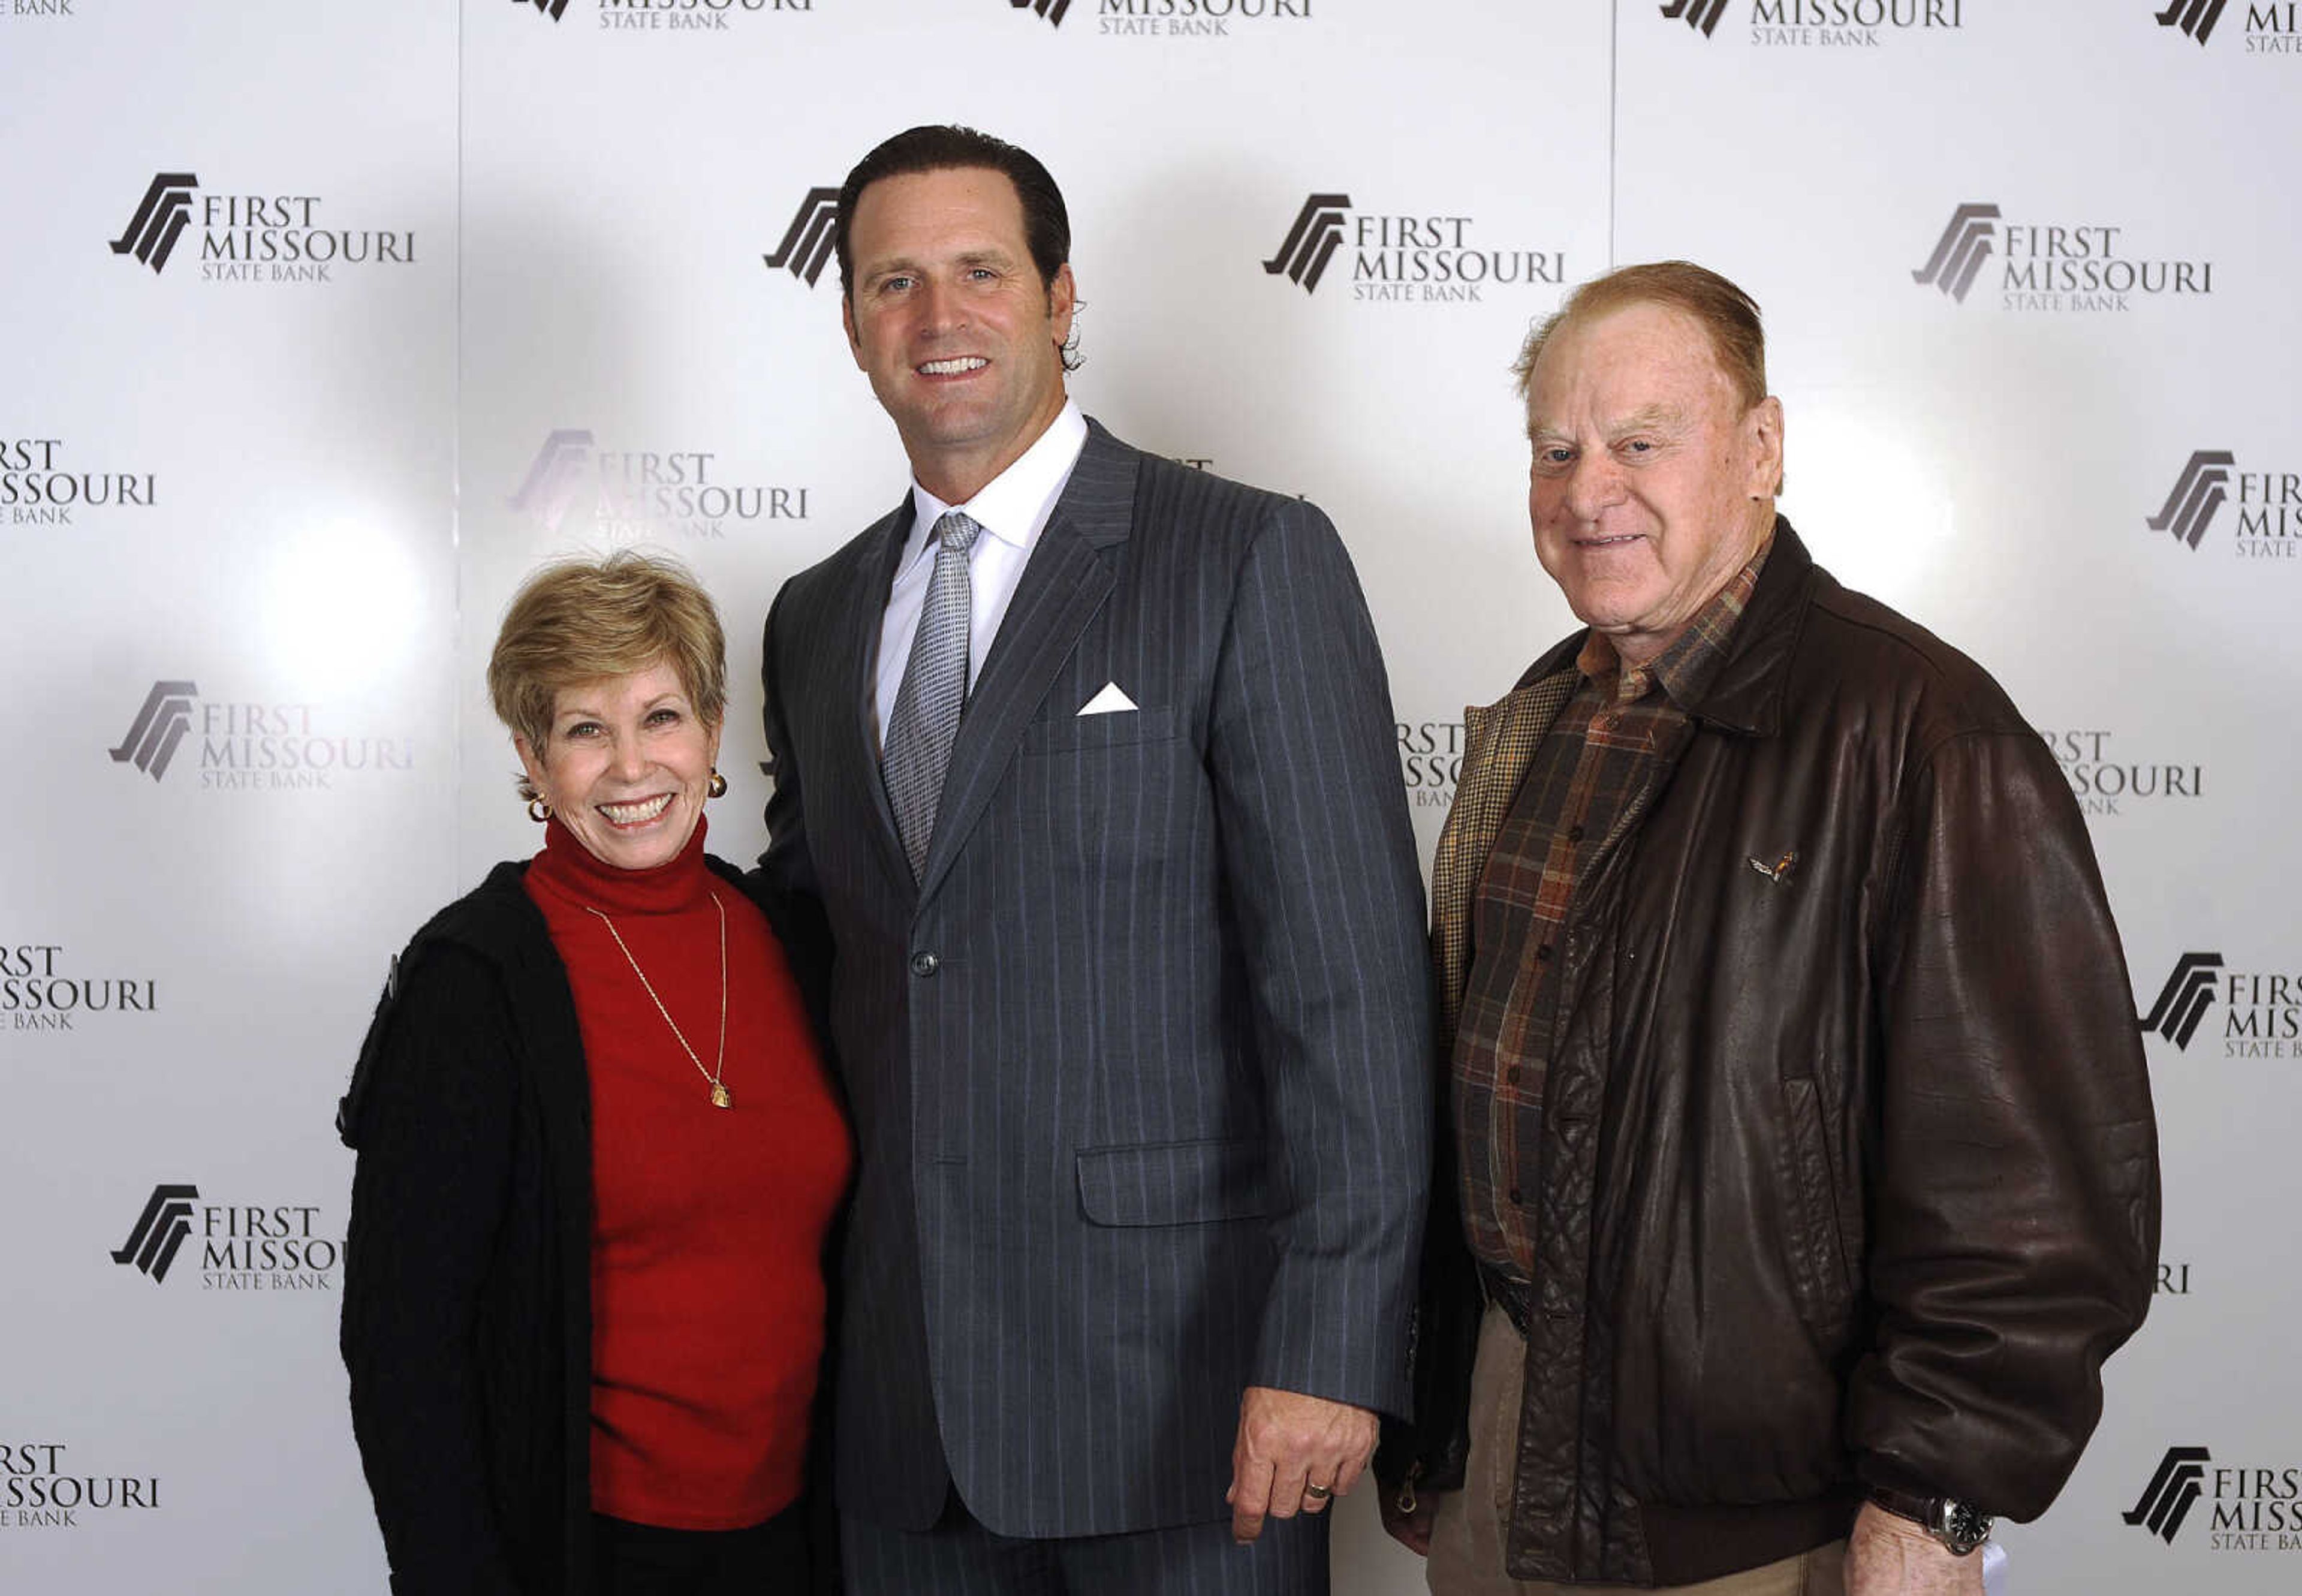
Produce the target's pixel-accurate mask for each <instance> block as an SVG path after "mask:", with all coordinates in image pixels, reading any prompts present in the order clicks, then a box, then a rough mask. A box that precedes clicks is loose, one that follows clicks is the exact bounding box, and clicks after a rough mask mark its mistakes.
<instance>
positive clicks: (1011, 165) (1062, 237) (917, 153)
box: [831, 126, 1071, 302]
mask: <svg viewBox="0 0 2302 1596" xmlns="http://www.w3.org/2000/svg"><path fill="white" fill-rule="evenodd" d="M977 166H979V167H983V168H986V169H987V170H989V171H992V172H1002V173H1004V174H1005V176H1006V179H1007V181H1009V182H1011V183H1012V184H1014V185H1015V197H1016V198H1018V199H1020V200H1021V201H1022V203H1023V242H1024V244H1025V246H1026V247H1027V248H1029V250H1030V251H1031V264H1032V265H1035V266H1037V267H1038V269H1039V282H1040V284H1041V286H1042V287H1045V286H1047V285H1049V284H1052V283H1053V282H1054V280H1055V273H1056V272H1057V271H1058V270H1059V269H1061V268H1062V266H1063V264H1064V263H1065V262H1066V261H1068V260H1070V259H1071V213H1070V212H1069V211H1067V210H1065V209H1064V208H1063V190H1062V189H1058V188H1056V187H1055V180H1054V178H1052V177H1050V176H1048V175H1047V169H1046V167H1044V166H1042V165H1040V164H1039V159H1038V156H1037V155H1033V154H1031V152H1030V151H1029V150H1026V149H1019V148H1018V147H1015V146H1014V145H1012V144H1010V143H1008V142H1007V141H1006V140H1005V139H994V138H993V137H992V136H991V135H990V134H988V133H979V132H977V131H976V130H974V129H973V128H960V127H949V126H935V127H921V128H907V129H905V130H903V132H900V133H898V134H896V135H895V137H894V138H893V139H888V140H887V141H886V143H885V144H882V145H881V146H879V147H878V148H877V149H875V150H873V151H872V152H871V153H870V155H866V156H864V157H863V158H862V159H861V160H860V161H858V162H856V163H855V170H854V171H853V172H849V173H848V174H847V181H845V182H844V183H842V184H840V186H839V215H838V218H837V220H836V221H835V222H834V223H832V230H831V243H832V248H834V249H836V250H837V251H838V252H839V291H840V293H841V294H843V295H844V296H845V297H846V298H848V299H849V300H850V301H851V302H852V301H853V298H855V279H854V272H855V252H854V247H853V243H852V242H851V241H850V239H849V236H848V234H849V229H850V226H851V224H852V223H853V221H854V217H855V202H856V201H857V200H859V199H861V197H863V190H864V189H868V188H870V186H871V185H872V184H873V183H876V182H878V181H879V180H880V179H881V178H887V177H909V176H911V175H912V173H914V172H950V171H953V170H955V169H956V170H964V169H966V168H968V167H977Z"/></svg>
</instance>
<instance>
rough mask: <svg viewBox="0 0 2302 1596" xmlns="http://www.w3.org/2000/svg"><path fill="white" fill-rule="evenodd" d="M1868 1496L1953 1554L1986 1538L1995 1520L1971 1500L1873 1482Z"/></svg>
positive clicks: (1966, 1550) (1975, 1545) (1970, 1547)
mask: <svg viewBox="0 0 2302 1596" xmlns="http://www.w3.org/2000/svg"><path fill="white" fill-rule="evenodd" d="M1870 1499H1871V1500H1872V1501H1874V1502H1876V1503H1878V1506H1879V1507H1881V1508H1885V1509H1886V1511H1887V1512H1889V1513H1892V1514H1894V1515H1895V1516H1896V1517H1897V1518H1907V1519H1909V1520H1910V1521H1911V1523H1913V1524H1915V1525H1918V1526H1919V1527H1920V1529H1922V1530H1924V1531H1926V1533H1928V1534H1929V1535H1932V1536H1933V1537H1934V1538H1935V1539H1936V1540H1937V1541H1940V1542H1941V1543H1942V1546H1943V1549H1944V1550H1946V1551H1948V1552H1949V1553H1950V1554H1951V1555H1952V1556H1953V1557H1960V1558H1962V1557H1964V1556H1966V1555H1967V1554H1968V1553H1969V1552H1970V1551H1972V1550H1974V1549H1975V1548H1976V1547H1978V1546H1979V1545H1981V1544H1982V1543H1983V1542H1984V1541H1987V1540H1989V1539H1990V1531H1991V1529H1992V1527H1993V1525H1994V1522H1995V1521H1994V1520H1993V1519H1992V1518H1991V1516H1990V1515H1988V1514H1987V1513H1985V1512H1984V1511H1983V1510H1982V1509H1981V1508H1978V1507H1976V1506H1975V1505H1974V1504H1973V1503H1971V1502H1962V1501H1960V1500H1958V1499H1956V1498H1954V1497H1947V1496H1913V1495H1911V1493H1910V1492H1909V1491H1896V1490H1895V1489H1894V1488H1893V1487H1892V1486H1888V1485H1873V1486H1872V1487H1870Z"/></svg>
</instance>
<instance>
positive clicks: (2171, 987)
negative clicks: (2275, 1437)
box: [2136, 952, 2302, 1528]
mask: <svg viewBox="0 0 2302 1596" xmlns="http://www.w3.org/2000/svg"><path fill="white" fill-rule="evenodd" d="M2217 1005H2219V1006H2220V1008H2221V1010H2222V1020H2221V1021H2220V1025H2221V1032H2220V1034H2221V1037H2222V1056H2223V1057H2224V1058H2243V1059H2273V1058H2280V1059H2282V1058H2302V973H2295V972H2292V971H2290V970H2277V969H2264V968H2262V967H2261V966H2260V965H2258V964H2257V965H2256V966H2255V967H2254V968H2251V969H2247V968H2238V969H2233V968H2231V966H2230V965H2229V963H2228V962H2227V961H2226V960H2224V958H2223V957H2222V954H2221V953H2219V952H2201V953H2184V954H2182V955H2181V956H2180V958H2178V959H2176V960H2175V961H2174V970H2173V973H2172V974H2171V975H2169V976H2168V977H2167V978H2166V984H2165V985H2164V986H2163V987H2160V988H2159V989H2158V996H2157V999H2156V1001H2155V1002H2154V1003H2152V1004H2151V1005H2150V1009H2149V1012H2147V1013H2145V1014H2141V1015H2138V1017H2137V1019H2136V1023H2137V1024H2138V1025H2139V1026H2141V1028H2142V1031H2143V1034H2144V1035H2145V1036H2156V1037H2164V1038H2165V1039H2166V1040H2167V1041H2169V1042H2172V1044H2173V1045H2174V1046H2176V1047H2177V1048H2178V1049H2180V1051H2182V1052H2184V1053H2188V1052H2189V1050H2190V1044H2191V1043H2192V1042H2193V1041H2195V1040H2197V1036H2198V1032H2199V1030H2200V1029H2203V1028H2204V1027H2205V1022H2206V1021H2207V1019H2208V1017H2209V1016H2210V1015H2211V1014H2212V1013H2213V1012H2214V1009H2215V1008H2216V1006H2217ZM2297 1527H2298V1528H2302V1525H2298V1526H2297Z"/></svg>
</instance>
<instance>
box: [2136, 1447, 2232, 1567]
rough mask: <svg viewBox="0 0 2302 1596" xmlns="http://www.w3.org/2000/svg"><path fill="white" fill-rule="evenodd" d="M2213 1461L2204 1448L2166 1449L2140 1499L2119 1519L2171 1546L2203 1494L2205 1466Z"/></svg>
mask: <svg viewBox="0 0 2302 1596" xmlns="http://www.w3.org/2000/svg"><path fill="white" fill-rule="evenodd" d="M2213 1460H2214V1459H2213V1458H2212V1457H2211V1456H2210V1455H2209V1454H2208V1453H2207V1451H2206V1449H2205V1448H2204V1447H2168V1448H2167V1449H2166V1455H2165V1456H2164V1457H2162V1458H2160V1459H2159V1460H2158V1472H2157V1473H2156V1474H2152V1475H2151V1476H2150V1483H2149V1484H2147V1485H2145V1486H2144V1487H2143V1488H2142V1495H2141V1496H2140V1497H2139V1498H2138V1499H2136V1501H2135V1504H2134V1506H2133V1507H2131V1508H2129V1509H2127V1511H2126V1512H2124V1513H2122V1514H2121V1515H2120V1516H2121V1518H2123V1519H2125V1520H2126V1522H2127V1523H2129V1524H2130V1525H2138V1527H2140V1528H2143V1529H2147V1530H2148V1531H2149V1532H2150V1533H2152V1534H2154V1535H2155V1536H2157V1537H2158V1538H2159V1539H2160V1540H2161V1541H2165V1542H2166V1543H2167V1544H2168V1545H2169V1546H2172V1544H2173V1543H2174V1537H2175V1536H2176V1535H2178V1534H2180V1533H2181V1531H2182V1521H2183V1520H2184V1519H2186V1518H2188V1517H2189V1516H2190V1509H2191V1508H2194V1507H2196V1506H2197V1503H2198V1498H2199V1497H2200V1496H2201V1495H2203V1494H2204V1492H2205V1477H2206V1465H2207V1464H2208V1463H2210V1462H2212V1461H2213Z"/></svg>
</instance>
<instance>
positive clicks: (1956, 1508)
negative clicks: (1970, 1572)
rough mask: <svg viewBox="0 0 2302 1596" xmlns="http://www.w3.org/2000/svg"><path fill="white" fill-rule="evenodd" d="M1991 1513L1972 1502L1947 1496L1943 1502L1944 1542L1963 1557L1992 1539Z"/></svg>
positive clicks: (1941, 1527) (1942, 1528) (1942, 1525)
mask: <svg viewBox="0 0 2302 1596" xmlns="http://www.w3.org/2000/svg"><path fill="white" fill-rule="evenodd" d="M1991 1522H1992V1521H1991V1517H1990V1515H1989V1514H1987V1513H1985V1512H1984V1511H1983V1510H1982V1509H1981V1508H1978V1507H1976V1506H1975V1505H1974V1504H1973V1503H1972V1502H1962V1501H1960V1500H1959V1499H1957V1498H1955V1497H1946V1498H1945V1499H1944V1500H1943V1504H1942V1524H1941V1526H1940V1533H1941V1536H1942V1542H1943V1544H1944V1545H1945V1546H1947V1547H1948V1548H1950V1550H1953V1551H1954V1552H1957V1553H1958V1554H1959V1555H1960V1556H1962V1557H1963V1556H1964V1555H1965V1554H1966V1553H1968V1552H1970V1551H1972V1550H1974V1549H1975V1548H1976V1547H1978V1546H1979V1545H1981V1544H1982V1543H1983V1542H1984V1541H1987V1540H1989V1539H1990V1526H1991Z"/></svg>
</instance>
